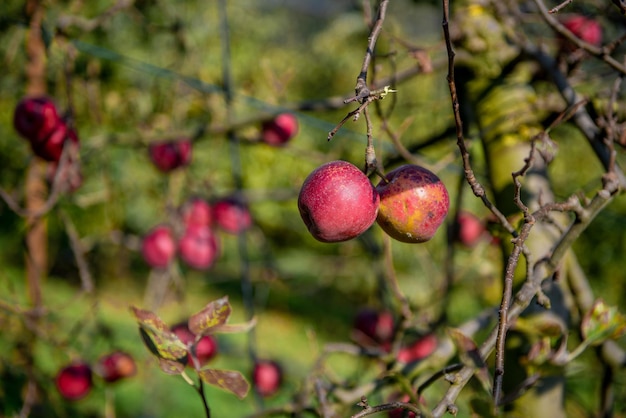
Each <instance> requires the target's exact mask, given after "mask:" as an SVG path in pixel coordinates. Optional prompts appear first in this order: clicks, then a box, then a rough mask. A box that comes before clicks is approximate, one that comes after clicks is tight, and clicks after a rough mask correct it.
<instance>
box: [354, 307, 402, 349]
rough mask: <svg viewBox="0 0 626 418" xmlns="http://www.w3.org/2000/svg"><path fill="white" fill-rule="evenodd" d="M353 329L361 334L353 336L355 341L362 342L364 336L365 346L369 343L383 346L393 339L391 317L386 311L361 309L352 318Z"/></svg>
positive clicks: (392, 320) (392, 321)
mask: <svg viewBox="0 0 626 418" xmlns="http://www.w3.org/2000/svg"><path fill="white" fill-rule="evenodd" d="M353 328H354V330H355V331H357V333H360V334H361V335H359V334H357V335H356V336H355V337H356V339H357V340H364V339H363V338H362V336H365V337H366V339H365V341H363V342H365V343H366V344H369V343H371V342H374V343H377V344H385V343H388V342H390V341H391V340H392V339H393V334H394V319H393V315H392V314H391V312H388V311H382V312H379V311H376V310H374V309H370V308H366V309H362V310H360V311H359V312H358V313H357V315H356V317H355V318H354V325H353Z"/></svg>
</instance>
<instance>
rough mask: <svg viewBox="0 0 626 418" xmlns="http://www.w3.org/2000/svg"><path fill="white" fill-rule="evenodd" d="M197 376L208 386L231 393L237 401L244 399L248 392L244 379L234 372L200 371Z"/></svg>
mask: <svg viewBox="0 0 626 418" xmlns="http://www.w3.org/2000/svg"><path fill="white" fill-rule="evenodd" d="M198 375H199V376H200V378H201V379H202V380H203V381H205V382H206V383H208V384H209V385H211V386H216V387H218V388H220V389H224V390H226V391H228V392H231V393H233V394H234V395H235V396H237V397H238V398H239V399H243V398H245V397H246V395H247V394H248V391H249V390H250V384H249V383H248V381H247V380H246V378H245V377H243V375H242V374H241V373H239V372H237V371H234V370H216V369H202V370H199V371H198Z"/></svg>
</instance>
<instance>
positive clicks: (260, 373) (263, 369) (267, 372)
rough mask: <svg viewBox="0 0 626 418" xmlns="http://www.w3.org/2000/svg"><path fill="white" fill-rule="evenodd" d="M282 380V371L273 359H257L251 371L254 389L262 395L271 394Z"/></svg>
mask: <svg viewBox="0 0 626 418" xmlns="http://www.w3.org/2000/svg"><path fill="white" fill-rule="evenodd" d="M282 381H283V371H282V368H281V367H280V365H279V364H278V363H277V362H276V361H273V360H259V361H257V362H256V364H255V365H254V369H253V371H252V382H253V384H254V387H255V389H256V391H257V392H258V393H259V394H260V395H261V396H264V397H267V396H272V395H273V394H275V393H276V392H278V389H280V385H281V384H282Z"/></svg>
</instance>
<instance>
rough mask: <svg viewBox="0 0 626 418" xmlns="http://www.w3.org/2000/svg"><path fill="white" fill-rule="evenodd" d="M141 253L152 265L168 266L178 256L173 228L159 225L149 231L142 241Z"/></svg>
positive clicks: (156, 266)
mask: <svg viewBox="0 0 626 418" xmlns="http://www.w3.org/2000/svg"><path fill="white" fill-rule="evenodd" d="M141 254H142V255H143V258H144V260H145V261H146V263H147V264H148V265H149V266H150V267H153V268H165V267H167V266H168V265H169V264H170V263H171V262H172V260H173V259H174V257H175V256H176V241H174V233H173V232H172V230H171V228H170V227H169V226H167V225H159V226H156V227H155V228H153V229H152V230H151V231H150V232H148V234H146V236H145V237H144V238H143V241H142V243H141Z"/></svg>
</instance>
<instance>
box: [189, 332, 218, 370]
mask: <svg viewBox="0 0 626 418" xmlns="http://www.w3.org/2000/svg"><path fill="white" fill-rule="evenodd" d="M194 350H195V354H196V358H197V359H198V361H199V362H200V365H201V366H203V365H205V364H207V363H208V362H209V360H211V359H212V358H213V357H215V355H216V354H217V341H216V340H215V337H214V336H212V335H204V336H202V337H200V340H199V341H198V342H197V343H196V345H195V346H194Z"/></svg>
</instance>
